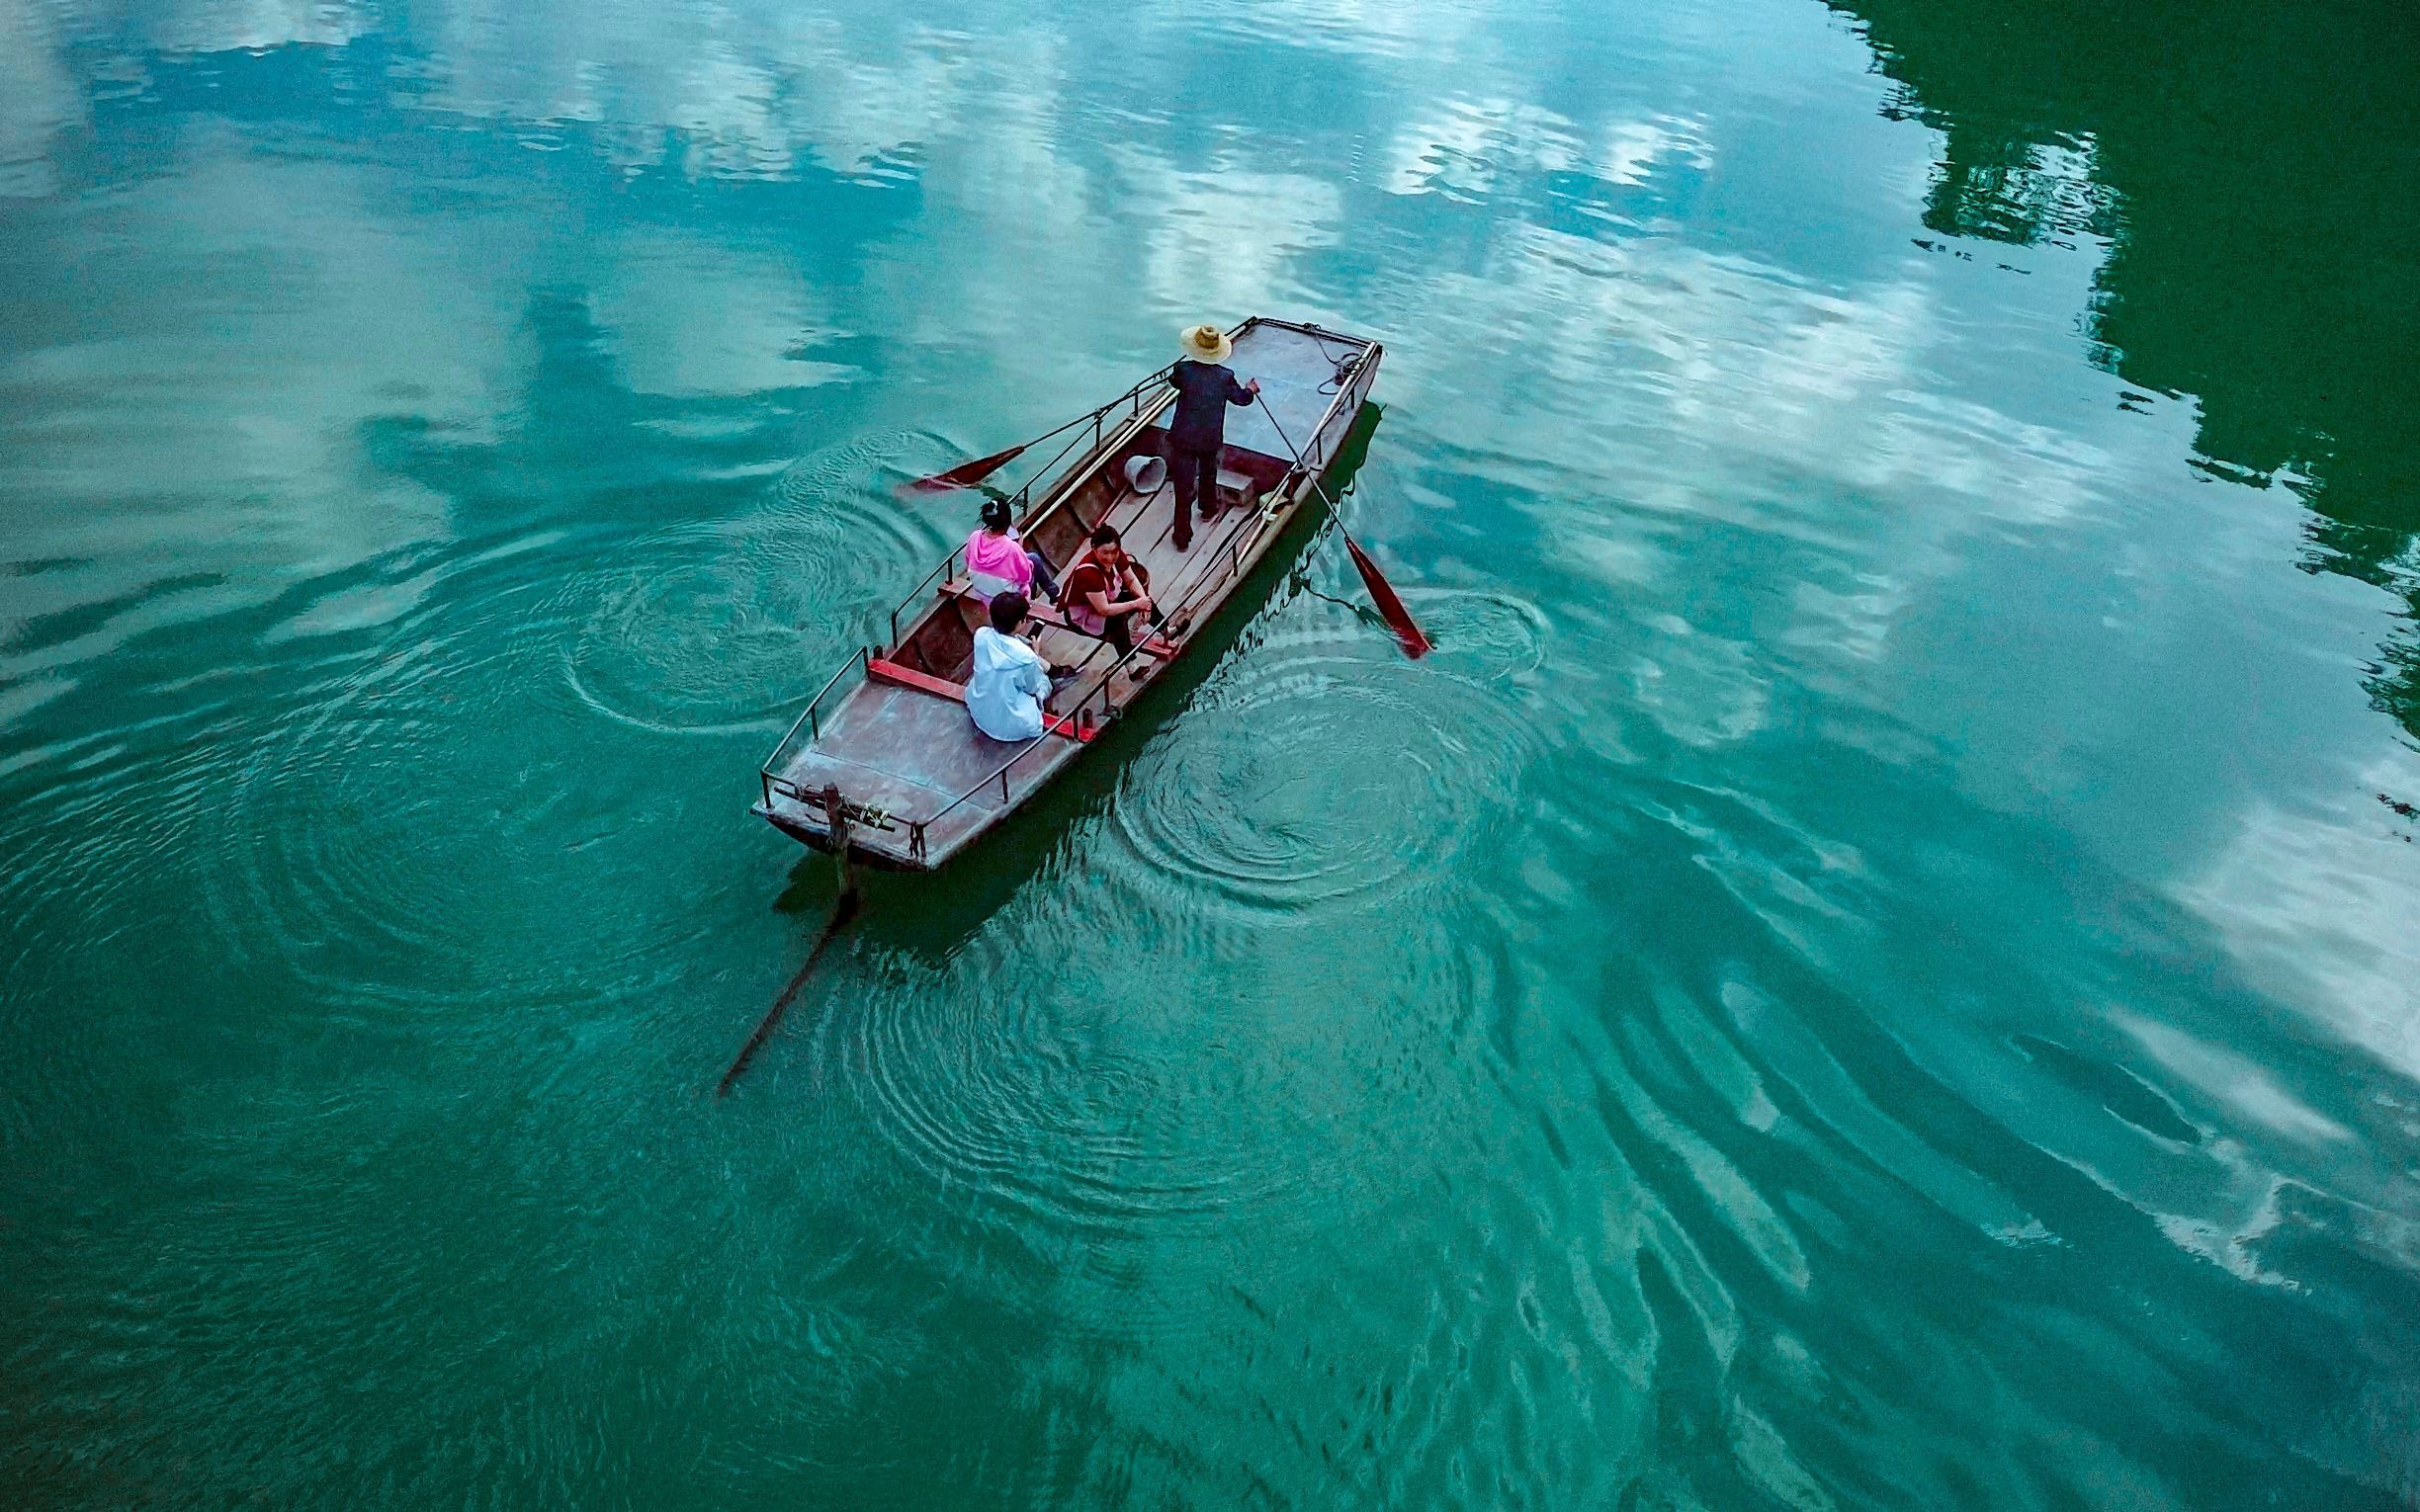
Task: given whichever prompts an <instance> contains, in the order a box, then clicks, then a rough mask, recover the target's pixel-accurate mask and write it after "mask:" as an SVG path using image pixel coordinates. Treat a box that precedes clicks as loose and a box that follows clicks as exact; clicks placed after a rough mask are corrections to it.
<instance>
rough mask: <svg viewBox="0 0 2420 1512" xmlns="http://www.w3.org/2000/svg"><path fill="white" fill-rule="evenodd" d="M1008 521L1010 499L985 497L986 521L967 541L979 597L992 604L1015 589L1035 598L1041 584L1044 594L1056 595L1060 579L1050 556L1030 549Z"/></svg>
mask: <svg viewBox="0 0 2420 1512" xmlns="http://www.w3.org/2000/svg"><path fill="white" fill-rule="evenodd" d="M1008 520H1009V516H1008V501H1007V500H1006V499H986V500H984V507H983V524H982V525H981V526H979V527H978V528H977V529H976V531H975V534H974V535H972V536H969V537H968V538H967V544H966V565H967V578H968V581H969V586H970V587H971V588H972V589H973V591H974V594H975V597H977V598H979V599H981V600H983V601H984V602H985V603H987V604H989V603H991V602H992V600H993V598H994V595H997V594H1002V593H1008V592H1011V591H1013V592H1016V593H1021V594H1023V595H1025V596H1026V597H1027V598H1028V599H1031V598H1034V597H1036V595H1035V593H1034V588H1035V586H1036V585H1037V584H1039V585H1040V587H1041V589H1042V592H1041V594H1040V597H1044V598H1054V597H1056V596H1057V595H1058V592H1059V580H1058V578H1057V577H1055V576H1054V575H1052V573H1051V565H1050V561H1049V559H1048V558H1046V557H1044V556H1043V554H1042V553H1041V552H1040V551H1029V550H1027V549H1026V548H1025V541H1024V538H1023V537H1021V536H1019V535H1018V534H1017V533H1016V530H1015V528H1014V527H1013V526H1011V525H1010V524H1009V523H1008Z"/></svg>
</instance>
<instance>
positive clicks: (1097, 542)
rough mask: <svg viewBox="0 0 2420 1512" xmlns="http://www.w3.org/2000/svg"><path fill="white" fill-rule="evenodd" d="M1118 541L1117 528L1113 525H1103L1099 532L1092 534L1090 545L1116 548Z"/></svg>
mask: <svg viewBox="0 0 2420 1512" xmlns="http://www.w3.org/2000/svg"><path fill="white" fill-rule="evenodd" d="M1119 540H1120V537H1119V536H1118V533H1117V527H1116V526H1114V525H1104V526H1102V527H1101V528H1100V529H1099V530H1096V531H1094V532H1093V533H1092V544H1093V545H1094V546H1116V545H1117V544H1118V542H1119Z"/></svg>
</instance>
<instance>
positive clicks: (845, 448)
mask: <svg viewBox="0 0 2420 1512" xmlns="http://www.w3.org/2000/svg"><path fill="white" fill-rule="evenodd" d="M947 451H948V443H946V442H944V441H942V440H941V438H940V437H938V436H933V435H929V434H927V433H925V432H922V431H886V432H882V433H879V434H876V435H872V436H857V437H852V438H851V439H849V440H847V441H843V442H838V443H835V444H834V445H832V446H828V447H822V448H820V449H818V450H816V451H813V452H810V453H808V454H807V455H806V456H804V457H802V458H800V459H799V460H798V461H796V462H792V463H791V464H790V465H789V466H788V467H785V468H784V469H782V474H781V478H780V480H779V481H778V482H777V483H776V484H775V485H774V491H775V492H777V493H778V494H780V495H781V497H782V500H783V501H784V502H785V503H789V504H797V505H805V506H808V507H810V508H820V507H821V506H822V505H824V504H826V503H828V502H829V501H831V500H833V499H835V498H841V497H848V496H854V495H859V494H864V493H867V492H868V491H871V490H879V489H886V488H888V487H890V486H891V485H893V484H896V483H899V482H902V481H905V480H906V479H907V478H908V476H909V475H910V471H909V469H910V466H911V465H912V463H913V462H915V461H917V460H921V459H924V458H927V457H940V456H943V455H945V454H946V453H947ZM946 465H947V463H945V462H935V463H934V464H933V466H932V467H930V468H927V469H924V470H925V471H938V470H940V468H941V467H943V466H946ZM913 475H916V476H922V475H923V472H916V473H914V474H913Z"/></svg>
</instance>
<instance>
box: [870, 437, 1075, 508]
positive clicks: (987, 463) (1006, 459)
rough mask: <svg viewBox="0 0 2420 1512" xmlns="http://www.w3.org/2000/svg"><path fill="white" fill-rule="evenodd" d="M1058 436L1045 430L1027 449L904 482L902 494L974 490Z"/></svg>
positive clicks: (901, 488) (1014, 449) (1006, 452)
mask: <svg viewBox="0 0 2420 1512" xmlns="http://www.w3.org/2000/svg"><path fill="white" fill-rule="evenodd" d="M1066 429H1067V427H1066V426H1064V425H1063V426H1061V427H1059V430H1060V431H1064V430H1066ZM1058 434H1059V431H1045V432H1043V433H1042V434H1041V435H1039V436H1036V437H1035V438H1034V439H1033V440H1032V441H1028V442H1026V443H1025V445H1024V446H1017V447H1010V448H1009V449H1008V450H1007V451H1005V452H994V453H993V454H992V455H991V456H989V457H978V458H976V459H975V460H974V461H973V462H960V463H959V464H958V465H957V466H955V467H952V468H950V469H949V470H948V471H947V472H935V473H933V474H932V475H931V476H929V477H919V478H915V479H913V480H912V481H909V482H906V483H902V484H901V485H900V491H901V492H902V493H946V492H948V491H949V490H950V489H952V488H972V487H974V486H975V485H976V484H977V483H980V482H982V481H983V480H984V479H985V478H988V477H990V476H991V475H992V474H993V473H994V472H997V471H998V470H999V469H1000V468H1002V467H1005V466H1007V465H1008V464H1009V463H1010V462H1015V461H1016V460H1017V457H1018V456H1019V454H1021V453H1023V452H1024V451H1025V448H1026V447H1031V446H1034V445H1037V444H1039V443H1041V442H1045V441H1048V440H1050V439H1051V437H1053V436H1056V435H1058Z"/></svg>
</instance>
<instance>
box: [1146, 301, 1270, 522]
mask: <svg viewBox="0 0 2420 1512" xmlns="http://www.w3.org/2000/svg"><path fill="white" fill-rule="evenodd" d="M1183 344H1184V356H1183V357H1181V358H1179V359H1178V360H1177V363H1176V366H1175V368H1174V369H1173V370H1171V371H1170V373H1169V375H1168V381H1169V382H1171V383H1173V384H1175V385H1176V418H1175V419H1174V420H1173V421H1171V422H1170V423H1169V425H1168V470H1169V471H1171V472H1173V473H1175V474H1176V535H1175V546H1176V549H1177V550H1179V551H1182V550H1185V549H1187V548H1189V547H1190V546H1192V545H1193V502H1194V500H1196V499H1199V500H1200V501H1201V517H1202V518H1203V519H1204V520H1207V519H1209V518H1210V517H1211V516H1213V515H1215V514H1217V513H1218V465H1219V450H1220V448H1222V447H1224V446H1225V445H1226V441H1227V406H1228V405H1230V404H1250V403H1251V402H1252V401H1253V395H1254V394H1256V393H1258V392H1259V391H1260V380H1259V379H1258V378H1253V380H1252V381H1251V382H1249V383H1239V382H1237V381H1236V376H1235V374H1234V373H1233V372H1231V371H1229V370H1228V369H1227V368H1226V367H1225V366H1224V365H1225V363H1226V361H1227V359H1228V358H1230V357H1233V356H1235V343H1234V342H1232V341H1229V340H1228V339H1227V333H1226V332H1225V331H1222V330H1220V329H1219V328H1218V327H1217V326H1215V325H1207V324H1204V325H1195V326H1188V327H1186V328H1185V333H1184V337H1183Z"/></svg>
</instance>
